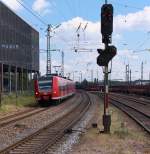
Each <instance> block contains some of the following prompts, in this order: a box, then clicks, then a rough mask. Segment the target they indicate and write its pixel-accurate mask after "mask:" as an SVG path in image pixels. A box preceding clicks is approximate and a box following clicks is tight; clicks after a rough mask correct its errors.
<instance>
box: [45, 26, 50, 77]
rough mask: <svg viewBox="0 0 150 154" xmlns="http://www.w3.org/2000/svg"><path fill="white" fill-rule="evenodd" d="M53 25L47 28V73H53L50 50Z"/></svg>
mask: <svg viewBox="0 0 150 154" xmlns="http://www.w3.org/2000/svg"><path fill="white" fill-rule="evenodd" d="M50 33H51V25H48V28H47V70H46V72H47V74H51V51H50V48H51V47H50V44H51V43H50V39H51V34H50Z"/></svg>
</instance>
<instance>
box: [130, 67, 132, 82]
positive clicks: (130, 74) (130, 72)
mask: <svg viewBox="0 0 150 154" xmlns="http://www.w3.org/2000/svg"><path fill="white" fill-rule="evenodd" d="M131 82H132V77H131V69H130V84H131Z"/></svg>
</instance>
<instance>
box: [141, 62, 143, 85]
mask: <svg viewBox="0 0 150 154" xmlns="http://www.w3.org/2000/svg"><path fill="white" fill-rule="evenodd" d="M142 84H143V61H142V63H141V85H142Z"/></svg>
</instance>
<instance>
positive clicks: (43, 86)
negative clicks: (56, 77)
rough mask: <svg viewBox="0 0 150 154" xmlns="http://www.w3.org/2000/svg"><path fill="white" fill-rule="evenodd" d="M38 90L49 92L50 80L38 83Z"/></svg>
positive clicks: (50, 87)
mask: <svg viewBox="0 0 150 154" xmlns="http://www.w3.org/2000/svg"><path fill="white" fill-rule="evenodd" d="M39 89H40V90H50V89H52V80H41V81H39Z"/></svg>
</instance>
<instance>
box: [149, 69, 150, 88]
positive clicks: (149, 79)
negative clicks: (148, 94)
mask: <svg viewBox="0 0 150 154" xmlns="http://www.w3.org/2000/svg"><path fill="white" fill-rule="evenodd" d="M149 85H150V72H149Z"/></svg>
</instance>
